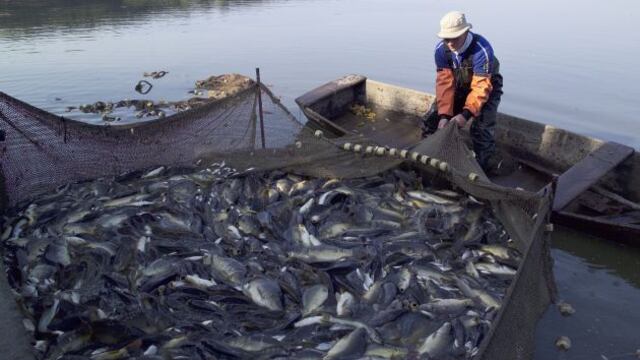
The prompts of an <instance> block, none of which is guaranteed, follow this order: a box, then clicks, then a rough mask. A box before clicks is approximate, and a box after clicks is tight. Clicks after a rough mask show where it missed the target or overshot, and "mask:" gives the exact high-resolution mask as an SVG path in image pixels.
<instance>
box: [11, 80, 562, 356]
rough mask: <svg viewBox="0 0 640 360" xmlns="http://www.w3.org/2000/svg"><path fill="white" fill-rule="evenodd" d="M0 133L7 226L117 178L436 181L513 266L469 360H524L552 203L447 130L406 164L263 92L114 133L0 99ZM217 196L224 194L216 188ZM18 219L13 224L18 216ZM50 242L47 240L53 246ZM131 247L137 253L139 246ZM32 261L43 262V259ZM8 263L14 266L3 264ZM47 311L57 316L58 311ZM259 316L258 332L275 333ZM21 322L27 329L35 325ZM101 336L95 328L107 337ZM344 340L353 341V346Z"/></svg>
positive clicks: (550, 290)
mask: <svg viewBox="0 0 640 360" xmlns="http://www.w3.org/2000/svg"><path fill="white" fill-rule="evenodd" d="M258 91H260V93H261V99H262V101H263V108H264V130H265V131H264V134H265V140H266V141H265V146H264V148H263V147H262V143H261V134H260V123H259V120H258V115H257V111H256V110H257V101H258V100H257V96H256V94H257V93H258ZM0 129H1V130H3V131H4V140H3V142H2V154H1V155H0V159H1V161H2V180H3V191H2V195H3V200H4V208H5V210H7V212H8V214H9V215H15V211H16V209H24V208H25V206H26V205H28V204H30V203H31V202H32V201H33V200H34V199H37V198H43V196H42V195H43V194H47V193H50V194H54V193H60V192H61V191H67V189H68V188H64V187H62V186H64V185H65V184H69V183H79V182H82V181H85V180H92V179H98V178H105V177H107V178H108V177H114V176H122V175H123V174H129V175H126V176H124V177H123V179H127V176H128V177H131V174H137V175H139V174H141V173H140V171H141V170H144V169H154V168H157V167H159V166H164V167H171V168H199V169H202V166H203V164H204V165H206V164H211V163H212V162H215V163H216V164H221V163H222V162H224V164H226V166H230V167H233V168H234V169H236V170H237V171H240V172H242V173H243V174H244V176H245V177H246V176H251V174H265V175H257V176H258V177H260V176H264V177H269V176H274V175H269V174H273V173H274V172H276V173H277V174H286V173H295V174H298V175H301V176H306V177H310V178H340V179H356V178H364V177H371V176H378V175H380V174H382V175H383V176H386V175H384V174H388V173H386V171H387V170H391V169H396V168H398V167H402V168H405V169H411V171H413V172H415V173H417V174H418V175H419V176H421V177H422V178H423V180H425V179H426V181H427V182H431V181H440V180H446V181H447V182H448V183H449V184H450V186H452V187H453V188H455V189H459V190H462V191H464V192H465V193H467V194H470V195H472V196H474V197H475V198H477V199H479V200H480V201H483V202H485V203H488V204H490V205H491V208H492V213H493V214H494V216H496V217H497V218H498V219H499V220H500V222H501V225H502V226H504V228H505V229H506V232H507V234H508V235H509V237H510V238H511V239H512V240H513V246H514V247H515V248H516V249H517V250H518V251H519V253H520V254H521V256H522V258H521V263H520V266H519V267H518V272H517V274H516V275H515V277H514V278H513V280H512V281H511V282H510V284H511V285H510V286H509V288H508V289H507V292H506V295H505V298H504V299H503V306H502V307H501V308H500V311H499V312H497V313H496V314H495V318H494V321H493V325H492V327H491V329H490V330H489V332H488V334H487V336H486V337H485V338H484V339H483V341H482V342H481V347H480V348H479V349H477V351H475V353H474V354H475V356H476V357H475V358H481V359H507V358H508V359H521V358H522V359H526V358H531V357H532V354H533V344H532V338H533V334H534V331H535V324H536V323H537V319H538V318H539V316H540V315H541V313H542V312H543V311H544V309H545V308H546V306H547V304H548V303H549V302H550V301H551V300H552V299H553V296H554V287H553V281H552V280H553V279H552V275H551V272H550V269H551V266H550V263H549V262H550V257H549V253H548V251H549V250H548V248H547V245H548V244H547V240H548V236H549V234H548V232H546V231H545V225H546V224H547V223H548V221H549V216H550V204H551V196H552V194H551V193H550V191H549V190H548V189H545V191H543V192H541V193H537V194H534V193H529V192H526V191H520V190H515V189H509V188H504V187H500V186H497V185H495V184H493V183H491V182H490V181H489V180H488V179H487V178H486V176H484V174H483V173H482V170H481V169H480V168H479V166H478V164H477V163H476V162H475V160H474V158H473V155H472V154H471V153H470V151H469V150H468V148H467V146H466V145H465V142H464V139H463V138H462V136H461V134H460V133H459V132H458V130H457V129H456V128H455V127H449V128H447V129H446V130H444V131H440V132H438V133H436V134H435V135H433V136H431V137H429V138H427V139H425V140H423V141H422V142H420V143H419V144H417V145H416V146H415V147H413V149H411V150H410V151H408V152H406V153H402V152H401V151H400V149H397V150H396V151H393V152H390V149H389V148H388V147H385V145H386V144H383V143H379V142H378V143H376V142H374V141H372V140H370V139H366V138H362V137H360V136H344V137H341V138H339V139H329V138H326V137H324V136H322V134H321V133H318V132H315V131H314V130H311V129H310V128H308V127H304V126H303V125H302V124H300V123H299V122H298V121H297V120H296V119H295V118H294V117H293V116H292V115H291V114H290V113H289V112H288V111H287V110H286V109H285V108H284V107H283V106H282V105H281V104H280V103H279V101H278V100H277V99H276V98H275V97H274V96H273V94H271V92H270V91H269V90H268V89H266V88H265V87H258V86H257V85H254V86H252V87H250V88H248V89H246V90H244V91H242V92H240V93H238V94H235V95H234V96H231V97H227V98H224V99H221V100H218V101H215V102H212V103H209V104H207V105H205V106H203V107H200V108H198V109H193V110H189V111H185V112H183V113H179V114H176V115H172V116H169V117H166V118H163V119H158V120H151V121H147V122H142V123H137V124H131V125H122V126H97V125H89V124H85V123H81V122H77V121H73V120H70V119H65V118H61V117H58V116H55V115H52V114H49V113H47V112H44V111H42V110H39V109H37V108H34V107H32V106H30V105H28V104H26V103H23V102H21V101H19V100H16V99H13V98H11V97H10V96H8V95H6V94H2V93H0ZM345 144H349V145H348V146H346V145H345ZM355 144H358V145H360V146H361V147H360V148H359V149H358V151H357V152H356V151H353V148H354V146H355ZM345 149H348V150H345ZM218 166H221V165H218ZM223 168H224V166H223ZM470 174H474V175H475V176H471V175H470ZM226 175H229V174H226ZM278 176H282V175H278ZM396 180H397V179H396ZM213 190H215V187H214V189H213ZM219 190H220V193H224V189H222V188H220V189H219ZM96 191H98V190H96ZM132 191H133V190H132ZM125 193H126V192H125ZM108 195H109V194H108V193H106V194H101V196H108ZM121 195H122V194H121ZM94 196H95V194H94ZM266 196H267V197H268V194H267V195H266ZM86 201H91V199H90V198H86ZM132 201H133V200H132ZM137 201H146V200H145V199H138V200H137ZM300 205H302V204H299V206H300ZM12 212H13V213H12ZM21 214H22V215H23V217H24V216H25V214H26V213H25V212H22V213H21ZM138 215H139V214H138ZM27 217H28V216H27ZM18 218H19V217H18ZM139 220H140V219H139ZM140 221H141V222H142V223H144V220H140ZM15 225H16V223H13V224H12V226H13V227H8V226H7V224H5V232H7V229H8V231H9V233H8V234H7V236H6V237H7V238H13V240H15V238H16V237H15V236H12V235H15V234H12V233H15V231H16V230H15V229H17V227H16V226H15ZM225 231H227V230H225V229H222V230H219V231H217V232H216V233H220V232H225ZM283 232H286V226H285V227H284V229H283ZM218 235H221V234H218ZM230 236H233V234H231V235H230ZM256 236H257V234H256ZM203 237H206V236H205V235H203ZM209 240H215V237H214V238H213V239H209ZM51 241H52V242H55V241H56V238H55V236H53V237H51ZM136 241H138V239H136ZM5 246H6V244H5ZM140 246H144V242H143V243H142V245H140ZM54 248H55V247H54ZM47 249H48V248H47ZM238 255H239V256H240V254H238ZM42 256H43V257H45V258H46V256H47V253H46V252H45V254H43V255H42ZM52 259H58V258H57V257H53V255H50V256H49V259H48V261H49V263H53V265H56V266H60V265H62V264H60V263H56V261H58V262H59V261H63V262H64V260H52ZM11 261H14V262H15V261H20V260H19V259H18V258H16V257H14V258H13V260H11ZM209 261H210V262H211V261H214V260H209ZM10 280H11V276H10ZM12 281H14V282H15V279H14V280H12ZM114 281H115V280H114ZM194 281H195V280H194ZM255 286H257V287H259V286H267V287H268V286H270V284H268V283H266V284H262V285H260V284H256V285H255ZM219 295H220V296H230V295H229V294H219ZM1 296H2V297H7V296H9V295H8V294H2V295H1ZM38 306H44V307H45V308H44V309H41V310H42V312H43V313H45V314H46V309H49V311H51V309H53V308H54V304H53V303H47V304H44V305H43V304H40V305H38ZM55 306H56V311H57V306H59V305H55ZM202 306H204V305H202ZM114 311H116V310H114ZM117 311H124V309H118V310H117ZM185 316H186V315H185ZM269 316H272V314H271V315H269ZM269 316H267V317H266V318H265V319H263V320H264V322H268V321H273V322H274V323H275V322H276V320H275V319H272V318H270V317H269ZM32 320H33V321H34V322H35V325H34V326H35V327H36V328H37V327H38V325H40V324H39V321H38V319H32ZM226 320H228V321H233V319H226ZM294 320H295V319H290V322H289V323H287V324H284V325H283V326H287V325H290V324H291V323H292V322H293V321H294ZM325 321H326V319H325ZM209 324H211V323H209ZM108 325H109V324H107V325H105V326H106V327H107V328H108ZM19 326H20V327H21V325H19ZM253 326H254V327H259V325H253ZM37 330H38V331H40V330H43V329H37ZM354 333H356V332H355V331H354ZM354 333H352V335H353V336H364V335H363V334H360V333H357V334H355V335H354ZM176 337H178V336H176ZM176 341H177V340H176ZM227 345H228V344H227ZM227 345H225V344H221V343H215V344H214V343H211V344H209V345H208V346H209V347H214V348H215V349H216V350H217V351H221V352H225V351H226V352H227V353H226V355H227V356H228V357H230V358H231V357H233V356H235V355H237V357H242V356H240V355H241V354H240V355H238V353H233V351H234V350H232V349H230V348H228V347H225V346H227ZM123 346H124V345H123ZM176 346H177V345H176ZM123 348H124V347H123ZM234 354H235V355H234ZM276 355H277V354H276Z"/></svg>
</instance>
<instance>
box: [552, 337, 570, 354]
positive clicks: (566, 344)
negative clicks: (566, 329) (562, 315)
mask: <svg viewBox="0 0 640 360" xmlns="http://www.w3.org/2000/svg"><path fill="white" fill-rule="evenodd" d="M556 347H557V348H558V350H560V351H569V349H571V339H569V337H567V336H560V337H559V338H557V339H556Z"/></svg>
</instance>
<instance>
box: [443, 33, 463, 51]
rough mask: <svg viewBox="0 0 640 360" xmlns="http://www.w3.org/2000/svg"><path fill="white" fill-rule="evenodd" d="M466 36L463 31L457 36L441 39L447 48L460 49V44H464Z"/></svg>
mask: <svg viewBox="0 0 640 360" xmlns="http://www.w3.org/2000/svg"><path fill="white" fill-rule="evenodd" d="M466 38H467V33H466V32H465V33H464V34H462V35H460V36H458V37H457V38H453V39H442V41H444V43H445V44H447V47H448V48H449V50H451V51H456V50H458V49H460V48H461V47H462V45H464V41H465V40H466Z"/></svg>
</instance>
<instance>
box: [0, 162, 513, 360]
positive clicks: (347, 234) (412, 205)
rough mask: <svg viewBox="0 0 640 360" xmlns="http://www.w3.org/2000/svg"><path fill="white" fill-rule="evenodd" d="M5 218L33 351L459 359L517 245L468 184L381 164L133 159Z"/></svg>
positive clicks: (486, 316)
mask: <svg viewBox="0 0 640 360" xmlns="http://www.w3.org/2000/svg"><path fill="white" fill-rule="evenodd" d="M20 209H21V210H20V211H19V212H17V213H16V215H15V216H11V217H7V218H5V223H4V231H3V234H2V242H3V246H4V249H5V263H6V265H7V274H8V278H9V282H10V284H11V286H12V287H13V289H14V290H15V293H16V296H17V298H18V304H19V306H20V307H21V310H22V312H23V314H24V316H25V319H24V325H25V327H26V328H27V329H28V330H29V331H30V332H32V333H33V335H34V338H35V349H36V351H37V354H38V357H39V358H46V359H57V358H61V357H63V356H64V358H65V359H80V358H82V359H85V358H90V359H120V358H130V357H135V358H139V359H209V358H216V359H239V358H240V359H245V358H246V359H249V358H250V359H273V358H282V359H284V358H295V359H359V358H368V359H405V358H415V359H418V358H424V359H436V358H437V359H469V358H473V357H474V356H475V355H476V354H477V352H478V349H479V347H480V344H481V343H482V341H483V339H484V338H485V337H486V336H487V334H488V333H489V330H490V328H491V326H492V322H493V321H494V318H495V316H496V314H497V312H498V311H499V309H500V307H501V304H502V299H503V297H504V296H505V292H506V289H507V288H508V287H509V284H510V282H511V281H512V279H513V278H514V276H515V273H516V269H517V267H518V264H519V261H520V258H521V255H520V254H519V253H518V252H517V251H516V250H515V249H513V248H512V247H511V246H510V239H509V237H508V235H507V234H506V232H505V231H504V229H503V227H502V225H501V224H500V223H499V222H497V220H496V219H495V218H494V217H493V215H492V212H491V210H490V208H489V207H488V206H485V205H484V204H482V203H481V202H479V201H477V200H476V199H474V198H472V197H470V196H468V195H465V194H460V193H456V192H453V191H451V190H443V189H441V190H437V189H433V188H430V187H429V186H426V187H425V186H424V185H423V183H422V179H421V178H420V177H419V176H418V175H417V174H415V173H413V172H411V171H405V170H401V169H394V170H390V171H388V172H385V173H382V174H379V175H376V176H372V177H367V178H360V179H351V180H338V179H318V178H306V177H302V176H297V175H292V174H287V173H284V172H282V171H278V170H276V171H270V172H257V171H256V172H253V171H251V170H248V171H243V172H242V173H239V172H238V171H236V170H234V169H232V168H230V167H228V166H226V165H224V163H214V164H210V165H207V166H201V167H198V168H197V169H189V170H187V169H182V170H180V169H166V168H164V167H161V168H158V169H154V170H152V171H149V172H146V173H144V172H135V173H129V174H126V175H123V176H121V177H118V178H110V179H100V180H96V181H92V182H84V183H79V184H71V185H67V186H64V187H61V188H59V189H58V190H57V191H56V192H52V193H50V194H47V195H45V196H42V197H39V198H38V199H37V200H35V201H33V202H31V203H29V204H24V206H21V207H20Z"/></svg>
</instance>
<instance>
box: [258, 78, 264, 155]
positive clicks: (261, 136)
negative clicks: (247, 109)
mask: <svg viewBox="0 0 640 360" xmlns="http://www.w3.org/2000/svg"><path fill="white" fill-rule="evenodd" d="M256 81H257V82H258V114H259V115H260V138H261V139H262V148H263V149H264V148H265V145H264V117H263V115H262V90H261V89H260V88H261V85H260V68H256Z"/></svg>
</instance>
